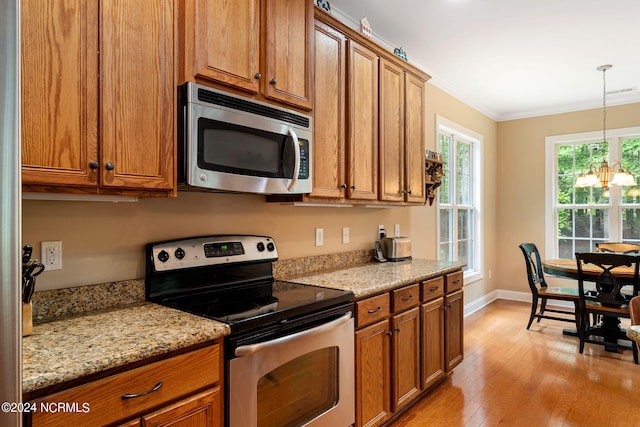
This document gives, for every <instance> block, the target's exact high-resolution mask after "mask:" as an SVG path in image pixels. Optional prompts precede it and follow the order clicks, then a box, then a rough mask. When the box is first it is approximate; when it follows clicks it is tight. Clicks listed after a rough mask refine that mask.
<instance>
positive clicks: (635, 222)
mask: <svg viewBox="0 0 640 427" xmlns="http://www.w3.org/2000/svg"><path fill="white" fill-rule="evenodd" d="M630 239H634V240H637V239H640V208H633V209H622V240H623V241H629V240H630Z"/></svg>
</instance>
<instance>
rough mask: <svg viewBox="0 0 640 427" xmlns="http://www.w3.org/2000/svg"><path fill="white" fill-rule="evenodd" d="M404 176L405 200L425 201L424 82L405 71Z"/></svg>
mask: <svg viewBox="0 0 640 427" xmlns="http://www.w3.org/2000/svg"><path fill="white" fill-rule="evenodd" d="M405 93H406V108H405V122H404V124H405V147H406V149H405V176H406V184H405V190H406V195H405V197H406V201H407V202H415V203H424V201H425V195H426V192H425V176H424V175H425V166H424V158H425V152H424V144H425V140H424V139H425V123H424V122H425V82H424V81H423V80H421V79H419V78H417V77H415V76H413V75H412V74H410V73H405Z"/></svg>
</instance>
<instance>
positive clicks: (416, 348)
mask: <svg viewBox="0 0 640 427" xmlns="http://www.w3.org/2000/svg"><path fill="white" fill-rule="evenodd" d="M391 327H392V329H393V346H392V348H393V367H392V375H391V377H392V378H393V411H394V412H395V411H397V410H398V409H400V408H402V407H403V406H405V405H406V404H408V403H410V402H411V401H412V400H413V399H414V398H415V397H416V396H417V395H418V393H419V392H420V309H419V308H418V307H415V308H412V309H411V310H408V311H405V312H404V313H401V314H397V315H395V316H393V317H392V318H391Z"/></svg>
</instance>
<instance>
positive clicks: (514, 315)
mask: <svg viewBox="0 0 640 427" xmlns="http://www.w3.org/2000/svg"><path fill="white" fill-rule="evenodd" d="M529 310H530V305H529V304H525V303H518V302H513V301H504V300H498V301H496V302H494V303H492V304H490V305H489V306H487V307H486V308H484V309H482V310H480V311H479V312H476V313H474V314H472V315H471V316H469V317H467V318H465V337H464V338H465V343H464V349H465V355H464V361H463V362H462V364H461V365H460V366H458V367H457V368H456V369H455V370H454V372H453V374H452V375H450V377H449V378H448V379H446V380H445V381H444V382H443V383H441V384H440V385H439V386H437V388H436V389H435V390H433V392H432V393H430V394H428V395H427V396H426V397H425V398H423V399H422V400H421V401H420V402H418V403H417V404H415V405H414V406H413V407H412V408H410V409H409V410H408V411H407V412H405V413H404V414H403V415H402V416H401V417H400V418H399V419H398V420H396V421H395V422H394V423H393V424H392V426H393V427H400V426H411V427H421V426H483V427H484V426H496V425H505V426H599V427H601V426H640V365H635V364H634V363H633V354H632V353H631V351H625V352H623V353H620V354H617V353H606V352H605V351H604V347H603V346H600V345H594V344H585V349H584V354H580V353H579V352H578V349H579V341H578V338H574V337H568V336H563V335H562V329H563V328H567V327H568V326H570V324H569V323H565V322H557V321H553V320H545V319H543V320H542V321H541V322H540V323H536V322H534V323H533V325H531V328H530V329H529V330H527V329H526V325H527V320H528V319H529Z"/></svg>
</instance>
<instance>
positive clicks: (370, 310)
mask: <svg viewBox="0 0 640 427" xmlns="http://www.w3.org/2000/svg"><path fill="white" fill-rule="evenodd" d="M378 311H382V307H378V308H376V309H375V310H372V309H369V310H367V313H369V314H373V313H376V312H378Z"/></svg>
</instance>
